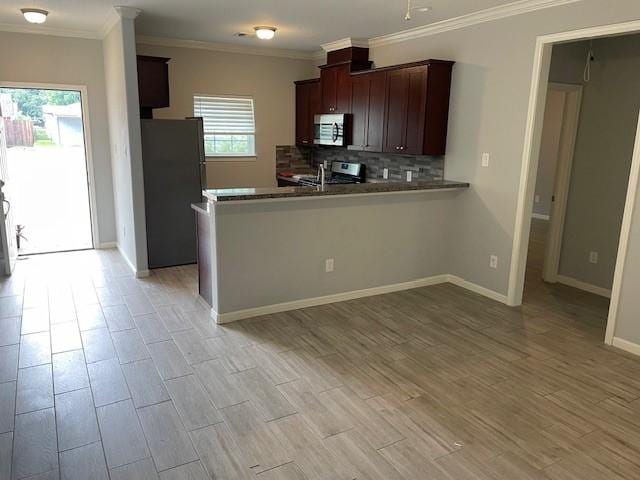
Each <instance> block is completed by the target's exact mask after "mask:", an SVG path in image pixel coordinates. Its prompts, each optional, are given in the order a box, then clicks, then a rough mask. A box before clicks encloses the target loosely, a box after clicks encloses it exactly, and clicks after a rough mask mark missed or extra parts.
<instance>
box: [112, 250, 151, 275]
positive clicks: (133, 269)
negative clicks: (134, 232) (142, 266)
mask: <svg viewBox="0 0 640 480" xmlns="http://www.w3.org/2000/svg"><path fill="white" fill-rule="evenodd" d="M116 248H117V249H118V251H119V252H120V255H121V256H122V258H124V261H125V262H127V265H128V266H129V268H130V269H131V271H132V272H133V274H134V275H135V277H136V278H145V277H148V276H149V275H151V272H150V271H149V270H138V269H137V268H136V267H135V266H134V265H133V263H131V260H129V257H127V255H126V254H125V253H124V252H123V251H122V248H120V244H119V243H116Z"/></svg>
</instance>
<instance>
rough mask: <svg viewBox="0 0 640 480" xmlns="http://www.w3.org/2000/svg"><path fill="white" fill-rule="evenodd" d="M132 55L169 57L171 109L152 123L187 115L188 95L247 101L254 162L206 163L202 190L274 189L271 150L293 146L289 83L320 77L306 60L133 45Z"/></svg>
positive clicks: (189, 110) (190, 102)
mask: <svg viewBox="0 0 640 480" xmlns="http://www.w3.org/2000/svg"><path fill="white" fill-rule="evenodd" d="M138 54H140V55H153V56H159V57H169V58H171V61H170V62H169V82H170V94H171V106H170V107H169V108H164V109H156V110H154V117H155V118H183V117H188V116H193V95H194V93H201V94H211V95H251V96H253V97H254V100H255V115H256V155H257V156H256V159H255V160H249V161H246V160H239V159H229V160H228V161H221V160H216V161H210V162H207V180H208V186H209V187H210V188H224V187H245V186H246V187H255V186H275V154H276V145H293V143H294V141H295V123H294V122H295V90H294V85H293V82H294V81H295V80H302V79H306V78H312V77H318V76H320V72H319V70H318V69H316V68H315V67H314V65H313V63H312V62H311V61H310V60H299V59H290V58H281V57H270V56H261V55H248V54H240V53H228V52H217V51H212V50H203V49H194V48H176V47H164V46H157V45H138Z"/></svg>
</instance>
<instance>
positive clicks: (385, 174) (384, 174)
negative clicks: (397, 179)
mask: <svg viewBox="0 0 640 480" xmlns="http://www.w3.org/2000/svg"><path fill="white" fill-rule="evenodd" d="M382 178H384V179H385V180H386V179H388V178H389V169H388V168H383V169H382Z"/></svg>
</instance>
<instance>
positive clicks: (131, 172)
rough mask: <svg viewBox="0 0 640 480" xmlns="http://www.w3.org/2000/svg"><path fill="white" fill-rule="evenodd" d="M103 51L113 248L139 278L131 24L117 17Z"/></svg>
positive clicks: (142, 262)
mask: <svg viewBox="0 0 640 480" xmlns="http://www.w3.org/2000/svg"><path fill="white" fill-rule="evenodd" d="M103 47H104V48H103V49H104V71H105V79H106V92H107V100H108V104H109V131H110V134H111V138H110V144H111V162H112V169H113V190H114V196H115V213H116V227H117V228H116V230H117V239H118V246H119V249H120V251H121V252H122V254H123V255H124V256H125V258H126V259H127V260H128V262H129V264H130V265H131V267H132V268H133V270H134V271H135V272H136V273H139V274H143V273H144V272H146V270H147V267H148V263H147V237H146V223H145V210H144V180H143V177H142V146H141V139H140V112H139V107H138V84H137V82H138V80H137V78H138V77H137V69H136V58H135V55H136V52H135V30H134V24H133V19H131V18H120V19H119V21H118V22H117V23H116V24H115V26H114V27H113V28H112V29H111V31H110V32H109V33H108V34H107V36H106V37H105V39H104V41H103Z"/></svg>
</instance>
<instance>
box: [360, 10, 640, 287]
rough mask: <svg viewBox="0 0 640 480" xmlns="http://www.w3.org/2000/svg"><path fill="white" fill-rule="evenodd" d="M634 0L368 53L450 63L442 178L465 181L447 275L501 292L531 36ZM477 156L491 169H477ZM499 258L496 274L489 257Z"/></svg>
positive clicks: (577, 24)
mask: <svg viewBox="0 0 640 480" xmlns="http://www.w3.org/2000/svg"><path fill="white" fill-rule="evenodd" d="M637 17H638V4H637V1H635V0H617V1H616V2H615V8H612V7H611V4H610V3H609V2H602V1H598V0H583V1H582V2H578V3H575V4H568V5H564V6H559V7H554V8H549V9H545V10H540V11H536V12H532V13H528V14H525V15H518V16H514V17H509V18H505V19H501V20H496V21H492V22H487V23H483V24H478V25H474V26H470V27H467V28H463V29H459V30H453V31H449V32H444V33H439V34H434V35H430V36H427V37H423V38H417V39H412V40H408V41H404V42H400V43H395V44H389V45H382V46H378V47H375V48H373V49H372V51H371V58H372V59H373V60H374V61H375V63H376V65H377V66H385V65H392V64H395V63H401V62H409V61H415V60H420V59H424V58H444V59H451V60H455V61H456V62H457V63H456V65H455V67H454V72H453V85H452V92H451V110H450V120H449V137H448V147H447V155H446V160H445V176H446V177H447V178H451V179H459V180H466V181H469V182H470V183H471V185H472V188H471V190H470V192H469V194H467V195H464V196H461V197H459V198H458V199H457V200H455V202H456V205H455V209H456V211H455V215H454V217H453V218H452V219H451V222H452V223H454V226H453V232H452V235H451V240H450V241H451V242H453V243H454V250H455V251H456V252H457V255H456V256H455V258H454V260H453V265H452V268H451V271H452V273H454V274H456V275H458V276H460V277H462V278H465V279H467V280H469V281H471V282H474V283H477V284H479V285H482V286H483V287H485V288H489V289H491V290H494V291H496V292H499V293H501V294H506V293H507V288H508V279H509V267H510V262H511V255H512V247H513V237H514V225H515V217H516V201H517V195H518V189H519V181H520V172H521V167H522V152H523V148H524V130H525V122H526V115H527V106H528V99H529V92H530V87H531V75H532V67H533V58H534V48H535V41H536V37H537V36H539V35H543V34H549V33H554V32H563V31H567V30H572V29H576V28H584V27H589V26H595V25H602V24H610V23H616V22H621V21H627V20H633V19H636V18H637ZM482 152H490V153H491V166H490V168H481V167H480V158H481V154H482ZM491 254H496V255H498V257H499V266H498V269H496V270H492V269H490V268H489V256H490V255H491Z"/></svg>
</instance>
